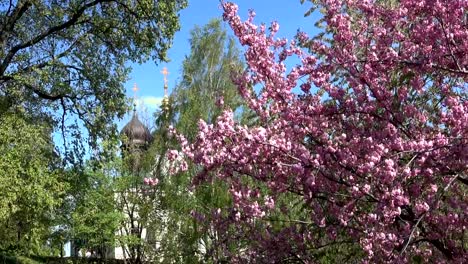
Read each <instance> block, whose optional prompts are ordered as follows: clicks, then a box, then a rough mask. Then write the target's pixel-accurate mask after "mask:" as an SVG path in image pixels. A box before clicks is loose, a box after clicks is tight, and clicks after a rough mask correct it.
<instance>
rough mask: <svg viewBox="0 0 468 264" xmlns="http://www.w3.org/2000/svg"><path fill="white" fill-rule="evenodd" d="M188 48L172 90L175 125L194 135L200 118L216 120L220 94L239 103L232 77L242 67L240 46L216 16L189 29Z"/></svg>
mask: <svg viewBox="0 0 468 264" xmlns="http://www.w3.org/2000/svg"><path fill="white" fill-rule="evenodd" d="M190 48H191V51H190V55H188V56H186V57H185V60H184V61H183V65H182V80H181V82H180V83H179V84H178V85H177V86H176V87H175V89H174V94H173V104H174V105H173V107H174V112H175V113H174V114H176V117H177V121H176V128H177V130H178V131H179V132H181V133H182V134H184V135H186V136H187V137H188V138H189V139H191V138H193V137H194V136H195V133H196V131H197V127H198V126H197V124H198V121H199V120H200V119H203V120H205V121H206V122H208V123H213V122H214V121H215V119H216V117H217V116H218V115H219V114H220V112H221V111H222V109H223V108H221V107H218V106H217V105H216V102H217V100H218V99H219V98H220V97H222V98H223V99H224V104H225V105H226V106H227V107H230V108H232V109H236V108H238V107H239V106H240V105H241V99H240V96H239V95H238V92H237V87H236V86H235V85H234V84H233V82H232V79H231V77H232V76H233V74H236V73H239V72H240V71H241V70H242V68H243V63H242V60H241V59H240V58H241V53H240V50H239V49H238V47H237V46H236V44H235V41H234V39H233V38H232V37H230V36H228V35H227V32H226V30H225V29H224V28H223V26H222V24H221V21H220V20H219V19H215V20H212V21H210V22H209V23H208V24H207V25H205V26H204V27H198V26H196V27H195V28H194V29H193V30H192V31H191V32H190Z"/></svg>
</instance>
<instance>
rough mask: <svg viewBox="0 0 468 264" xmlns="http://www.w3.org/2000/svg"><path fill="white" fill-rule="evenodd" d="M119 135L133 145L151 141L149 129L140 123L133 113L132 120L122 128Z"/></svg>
mask: <svg viewBox="0 0 468 264" xmlns="http://www.w3.org/2000/svg"><path fill="white" fill-rule="evenodd" d="M120 133H121V134H124V135H125V136H126V137H127V139H128V140H129V142H130V143H133V144H146V143H149V142H151V140H152V139H153V137H152V136H151V133H150V131H149V129H148V128H147V127H146V126H145V125H143V123H141V121H140V120H139V119H138V116H137V114H136V113H133V117H132V120H130V122H128V123H127V124H126V125H125V126H124V127H123V128H122V131H121V132H120Z"/></svg>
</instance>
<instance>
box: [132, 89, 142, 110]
mask: <svg viewBox="0 0 468 264" xmlns="http://www.w3.org/2000/svg"><path fill="white" fill-rule="evenodd" d="M138 90H140V89H139V88H138V86H137V84H136V83H134V84H133V88H132V91H133V115H135V114H136V106H137V92H138Z"/></svg>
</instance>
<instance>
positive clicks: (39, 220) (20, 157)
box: [0, 113, 67, 254]
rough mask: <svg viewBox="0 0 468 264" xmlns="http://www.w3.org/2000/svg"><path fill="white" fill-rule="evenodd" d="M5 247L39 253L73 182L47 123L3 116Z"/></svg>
mask: <svg viewBox="0 0 468 264" xmlns="http://www.w3.org/2000/svg"><path fill="white" fill-rule="evenodd" d="M0 124H1V125H0V225H1V226H2V231H1V232H0V249H2V250H10V251H13V252H24V253H28V254H29V253H39V252H41V248H42V245H43V242H44V239H45V238H47V236H48V234H49V233H50V228H51V226H50V221H51V220H52V219H53V218H54V212H55V209H56V208H57V207H58V206H59V204H60V202H61V195H62V194H63V193H64V192H65V191H66V189H67V185H66V184H65V183H63V182H62V181H61V179H62V176H63V174H62V172H63V171H62V170H61V169H60V168H59V167H57V165H56V162H57V161H58V159H57V156H56V155H55V152H54V148H53V145H52V142H51V138H50V132H49V131H50V130H49V127H47V126H46V125H44V124H32V122H31V120H28V119H27V118H25V117H23V116H21V115H13V114H9V113H6V114H3V115H0Z"/></svg>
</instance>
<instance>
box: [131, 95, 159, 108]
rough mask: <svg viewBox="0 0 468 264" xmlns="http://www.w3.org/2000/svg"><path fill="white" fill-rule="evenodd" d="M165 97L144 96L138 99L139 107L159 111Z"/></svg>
mask: <svg viewBox="0 0 468 264" xmlns="http://www.w3.org/2000/svg"><path fill="white" fill-rule="evenodd" d="M163 99H164V97H156V96H142V97H140V98H138V99H137V107H141V106H143V107H146V108H148V109H157V108H158V107H159V106H160V105H161V103H162V100H163Z"/></svg>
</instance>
